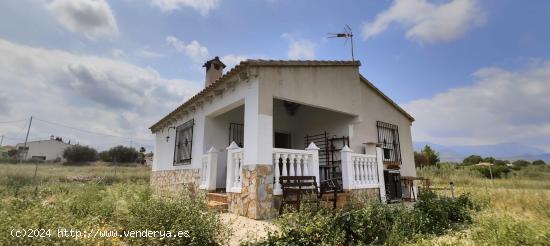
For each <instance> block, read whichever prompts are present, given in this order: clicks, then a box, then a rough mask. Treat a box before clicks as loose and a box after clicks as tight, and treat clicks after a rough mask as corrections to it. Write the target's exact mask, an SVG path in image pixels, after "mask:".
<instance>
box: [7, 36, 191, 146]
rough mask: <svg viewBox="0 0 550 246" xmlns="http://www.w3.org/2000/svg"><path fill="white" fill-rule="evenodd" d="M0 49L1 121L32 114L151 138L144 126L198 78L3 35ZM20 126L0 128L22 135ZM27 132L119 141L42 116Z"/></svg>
mask: <svg viewBox="0 0 550 246" xmlns="http://www.w3.org/2000/svg"><path fill="white" fill-rule="evenodd" d="M0 53H1V54H2V59H0V88H2V92H3V94H0V100H2V99H3V98H4V97H2V95H7V100H6V101H7V102H8V104H9V108H8V111H7V113H5V110H2V111H3V113H2V114H0V121H7V120H13V119H22V118H28V117H29V115H34V116H36V117H38V118H42V119H46V120H50V121H55V122H59V123H63V124H66V125H70V126H75V127H79V128H84V129H87V130H90V131H96V132H101V133H105V134H113V135H119V136H120V135H122V136H128V137H134V138H141V139H151V135H150V133H149V131H148V129H147V128H148V127H149V126H150V125H151V124H153V123H155V122H156V121H157V120H159V119H160V118H161V117H162V116H163V115H164V114H165V113H168V112H169V111H171V110H173V109H174V108H175V107H176V106H177V105H179V104H180V103H181V102H183V101H184V99H186V98H188V97H189V96H191V95H193V94H194V93H195V92H196V91H198V89H199V86H198V83H194V82H190V81H186V80H177V79H167V78H163V77H162V76H160V75H159V73H158V72H157V71H155V70H154V69H152V68H148V67H145V68H143V67H138V66H135V65H133V64H130V63H127V62H124V61H120V60H116V59H112V58H101V57H97V56H89V55H80V54H74V53H70V52H66V51H62V50H53V49H43V48H35V47H29V46H25V45H20V44H16V43H11V42H9V41H6V40H2V39H0ZM10 109H11V110H10ZM13 109H17V110H13ZM23 128H24V125H21V126H17V127H15V128H14V126H11V128H10V127H8V126H5V125H0V132H2V133H5V134H6V135H7V136H11V137H13V136H20V133H21V132H23V131H24V129H23ZM31 133H32V134H33V139H35V138H47V137H48V136H49V135H50V134H54V135H59V136H62V137H64V138H68V139H72V141H73V142H75V141H78V142H80V143H86V144H92V145H95V144H98V143H101V142H104V143H105V142H116V141H121V139H117V138H109V137H104V136H96V135H89V134H88V135H87V134H82V133H81V132H75V131H71V130H68V129H66V128H59V127H58V128H55V126H52V125H47V124H45V123H43V122H40V121H36V123H33V129H32V131H31ZM138 141H139V140H134V143H136V142H138ZM142 142H143V141H142ZM148 143H149V144H152V142H148Z"/></svg>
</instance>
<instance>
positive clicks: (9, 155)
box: [8, 149, 17, 158]
mask: <svg viewBox="0 0 550 246" xmlns="http://www.w3.org/2000/svg"><path fill="white" fill-rule="evenodd" d="M16 155H17V150H16V149H10V150H8V157H10V158H13V157H15V156H16Z"/></svg>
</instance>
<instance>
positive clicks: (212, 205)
mask: <svg viewBox="0 0 550 246" xmlns="http://www.w3.org/2000/svg"><path fill="white" fill-rule="evenodd" d="M228 207H229V205H228V204H227V203H226V202H218V201H208V209H210V210H213V211H218V212H227V209H228Z"/></svg>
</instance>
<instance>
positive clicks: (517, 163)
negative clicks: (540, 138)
mask: <svg viewBox="0 0 550 246" xmlns="http://www.w3.org/2000/svg"><path fill="white" fill-rule="evenodd" d="M512 165H514V166H516V167H526V166H529V165H531V162H528V161H526V160H517V161H514V162H512Z"/></svg>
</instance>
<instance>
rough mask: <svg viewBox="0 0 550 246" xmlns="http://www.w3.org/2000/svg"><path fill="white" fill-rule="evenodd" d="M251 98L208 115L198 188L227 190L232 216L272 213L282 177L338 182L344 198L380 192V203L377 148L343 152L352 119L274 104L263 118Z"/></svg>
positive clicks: (380, 165) (381, 184)
mask: <svg viewBox="0 0 550 246" xmlns="http://www.w3.org/2000/svg"><path fill="white" fill-rule="evenodd" d="M257 100H258V101H256V102H254V101H252V104H248V102H249V101H251V100H244V101H243V102H241V103H240V104H236V105H233V107H231V108H227V109H226V110H224V111H223V112H218V113H216V114H212V115H209V116H207V117H206V118H207V119H206V121H205V122H206V124H205V138H204V139H205V140H204V146H203V150H204V155H203V156H202V158H201V167H200V170H199V176H200V184H199V188H200V189H203V190H208V191H214V190H217V191H225V192H226V193H227V194H228V200H229V201H228V202H229V211H230V212H234V213H237V214H240V215H245V216H247V217H250V218H256V219H260V218H265V216H266V214H267V213H269V212H268V210H277V209H278V208H276V207H275V206H276V203H275V202H274V200H276V199H274V198H276V197H277V196H279V195H282V192H283V190H282V189H281V184H280V182H279V180H280V177H285V176H314V177H315V179H316V181H317V186H318V187H320V186H321V184H322V183H323V182H325V181H328V180H337V182H338V183H339V184H341V186H342V188H343V190H345V191H350V192H352V191H354V190H356V191H358V190H366V189H378V191H377V193H378V194H379V195H380V199H381V200H382V201H385V189H384V180H383V177H384V175H383V158H382V154H383V153H382V150H381V149H380V148H376V149H374V150H371V151H370V152H366V151H367V150H365V149H363V151H362V152H360V153H359V151H356V152H354V151H352V149H351V148H350V147H349V146H350V138H352V137H354V136H353V122H354V121H355V120H357V119H356V118H357V117H356V116H354V115H350V114H346V113H342V112H337V111H334V110H329V109H323V108H319V107H315V106H311V105H305V104H300V103H297V102H290V101H286V100H282V99H273V98H272V99H271V100H269V101H267V100H263V101H264V102H266V104H269V106H271V107H270V108H269V109H271V110H267V111H265V113H268V114H262V112H261V109H262V108H265V107H262V106H261V102H262V100H261V99H260V98H257ZM258 103H260V105H259V104H258ZM269 113H270V114H269ZM221 146H223V147H221ZM367 153H368V154H367Z"/></svg>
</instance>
